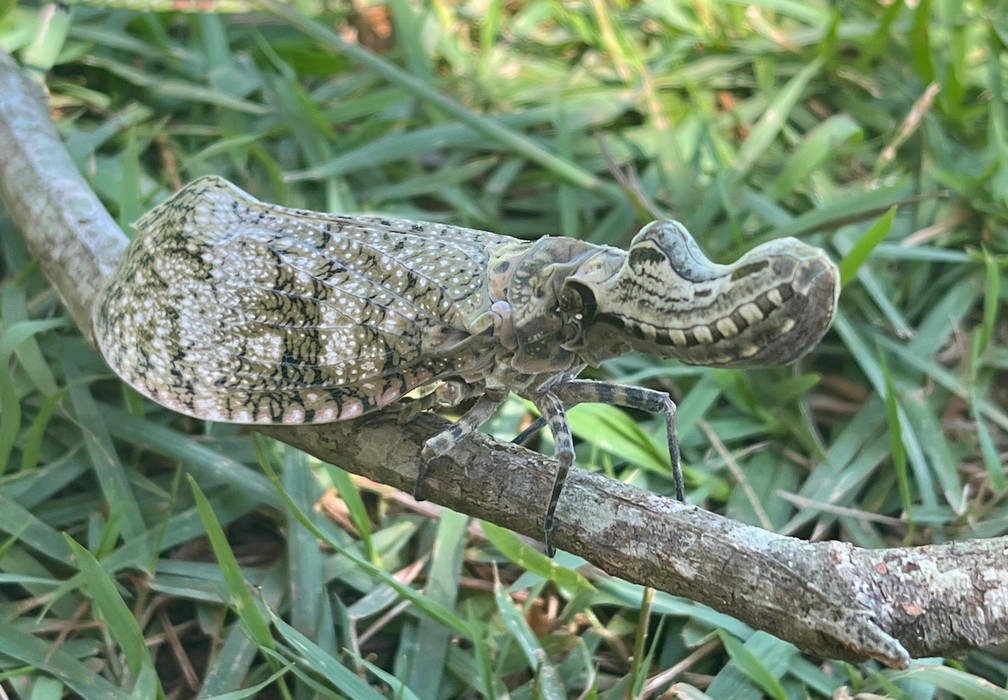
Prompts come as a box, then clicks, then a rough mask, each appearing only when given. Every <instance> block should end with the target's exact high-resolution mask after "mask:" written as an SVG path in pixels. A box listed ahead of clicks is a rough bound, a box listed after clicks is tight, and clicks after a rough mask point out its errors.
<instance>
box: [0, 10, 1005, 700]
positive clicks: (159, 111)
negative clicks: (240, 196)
mask: <svg viewBox="0 0 1008 700" xmlns="http://www.w3.org/2000/svg"><path fill="white" fill-rule="evenodd" d="M159 4H161V3H159V2H158V0H153V1H152V2H143V3H138V5H139V7H138V9H135V10H134V9H124V8H123V7H122V6H121V3H119V2H114V3H102V5H101V6H98V5H97V4H95V5H92V6H85V5H78V6H74V7H72V8H70V9H69V10H54V8H53V7H51V6H47V7H43V6H39V5H34V4H21V5H15V4H14V3H13V2H11V0H7V1H6V2H0V48H2V49H4V50H6V51H9V52H11V53H13V54H14V55H15V56H16V57H17V58H18V60H19V61H20V62H21V63H22V64H23V65H24V66H26V67H28V68H29V69H30V70H32V71H35V72H36V73H37V74H38V75H39V76H40V77H41V78H43V79H44V80H45V82H46V84H47V86H48V88H49V90H50V91H51V98H52V104H53V116H54V119H55V121H56V123H57V126H58V129H59V130H60V132H61V134H62V135H63V136H64V138H65V140H66V144H67V147H68V148H69V150H70V151H71V153H72V154H73V156H74V158H75V159H76V161H77V162H78V164H79V166H80V168H81V170H82V172H84V173H85V175H86V176H87V177H88V179H89V180H90V181H91V182H92V183H93V186H94V188H95V189H96V191H97V192H98V193H99V194H100V195H101V196H102V197H103V199H104V200H105V201H106V203H107V204H108V206H109V208H110V210H111V211H112V212H113V214H114V215H115V216H116V217H117V219H118V221H119V222H120V223H121V224H122V225H123V227H124V229H125V230H127V231H129V223H130V222H132V221H135V220H136V219H137V218H138V217H139V215H140V214H141V213H142V212H143V211H145V210H146V209H148V208H149V207H150V206H152V205H153V204H155V203H156V202H158V201H160V200H161V199H162V198H164V197H165V196H166V195H167V194H168V193H169V192H170V191H172V190H173V189H175V188H176V187H178V186H179V185H181V184H183V183H184V182H186V181H188V180H190V179H192V178H195V177H197V176H199V175H203V174H208V173H215V174H220V175H223V176H225V177H227V178H229V179H231V180H233V181H235V182H236V183H237V184H239V185H240V186H241V187H243V188H245V189H247V190H249V191H251V192H252V193H254V194H255V195H256V196H257V197H259V198H261V199H263V200H267V201H274V202H278V203H282V204H285V205H289V206H301V207H307V208H313V209H319V210H329V211H339V212H382V213H386V214H396V215H401V216H405V217H411V218H418V219H426V220H435V221H444V222H452V223H458V224H462V225H466V226H472V227H476V228H483V229H489V230H493V231H497V232H500V233H504V234H508V235H512V236H518V237H523V238H525V237H534V236H538V235H541V234H546V233H549V234H562V235H568V236H577V237H580V238H583V239H585V240H589V241H592V242H596V243H608V244H613V245H619V246H625V245H626V244H627V243H628V241H629V239H630V238H631V237H632V235H633V233H634V232H636V230H637V229H638V228H639V227H640V226H641V225H643V224H644V223H646V222H647V221H648V220H650V218H652V216H653V215H652V213H649V212H654V211H657V212H661V214H662V215H663V216H670V217H673V218H676V219H679V220H681V221H682V222H684V223H685V224H686V226H687V227H688V228H689V229H690V230H691V231H692V232H693V233H694V235H695V236H696V237H697V239H698V241H700V243H701V246H702V247H703V248H704V249H705V251H706V252H707V253H708V254H709V255H710V256H711V257H712V258H713V259H715V260H719V261H729V260H733V259H734V258H735V257H737V256H738V255H739V254H740V253H742V252H744V251H745V250H748V249H749V248H751V247H752V246H753V245H755V244H757V243H759V242H761V241H765V240H768V239H771V238H775V237H779V236H784V235H796V236H799V237H801V238H802V239H804V240H806V241H809V242H812V243H815V244H818V245H821V246H823V247H825V248H826V249H827V250H829V251H830V252H831V253H832V254H833V255H834V257H835V258H836V259H837V260H838V261H840V264H841V269H842V271H843V273H844V277H845V282H846V284H845V287H844V289H843V293H842V296H841V304H840V311H839V315H838V318H837V321H836V323H835V325H834V328H833V330H832V331H831V332H830V333H829V334H828V335H827V337H826V339H825V340H824V342H823V344H822V345H821V346H820V347H819V348H818V349H817V350H816V351H815V353H814V354H812V355H811V356H809V357H808V358H806V359H805V360H803V361H802V362H801V363H800V364H799V365H798V366H796V367H789V368H783V369H770V370H760V371H748V372H739V371H714V370H707V369H702V368H692V367H684V366H679V365H676V364H674V363H671V362H657V361H655V360H653V359H650V358H647V357H626V358H622V359H620V360H618V361H613V362H610V363H607V364H606V365H605V366H604V367H603V368H602V369H601V370H599V371H598V372H597V373H595V375H596V376H600V377H609V378H613V379H616V380H618V381H622V382H631V383H639V384H644V385H647V386H653V387H658V388H662V389H666V390H669V391H671V392H672V394H673V396H674V398H675V399H676V400H677V401H678V403H679V406H680V411H681V412H680V430H681V441H682V449H683V456H684V461H685V466H686V477H687V486H688V498H689V500H690V501H691V502H693V503H696V504H698V505H701V506H702V507H705V508H708V509H712V510H716V511H718V512H722V513H724V514H725V515H727V516H728V517H731V518H734V519H737V520H741V521H745V522H748V523H752V524H756V525H760V526H762V527H765V528H768V529H771V530H774V531H777V532H781V533H786V534H791V535H795V536H799V537H802V538H807V539H813V540H820V539H842V540H846V541H850V542H853V543H854V544H856V545H858V546H862V547H883V546H900V545H913V544H921V543H928V542H942V541H948V540H951V539H957V538H971V537H997V536H1002V535H1004V534H1005V531H1006V530H1008V503H1006V500H1005V492H1006V490H1008V482H1006V476H1005V471H1004V468H1003V461H1004V459H1003V456H1004V454H1005V452H1006V450H1008V440H1006V430H1008V414H1006V411H1005V395H1006V384H1005V381H1004V378H1005V375H1004V370H1005V368H1006V365H1008V353H1006V350H1005V338H1006V328H1005V324H1004V321H1003V317H1002V313H1001V312H1002V309H1003V305H1002V301H1003V298H1004V295H1005V292H1004V290H1003V288H1002V287H1003V285H1002V281H1003V280H1004V279H1005V275H1004V268H1005V259H1006V258H1005V254H1006V252H1008V213H1006V211H1008V207H1006V204H1008V144H1006V138H1008V137H1006V130H1008V114H1006V102H1005V89H1006V86H1008V82H1006V80H1005V73H1006V71H1008V54H1006V44H1008V23H1006V21H1005V15H1006V8H1005V7H1004V6H1003V5H999V4H998V3H996V2H990V3H985V2H979V1H976V2H969V1H963V2H955V1H952V0H947V1H940V0H930V1H929V0H921V1H920V2H917V3H912V4H911V6H908V4H905V3H902V2H892V3H889V4H880V3H874V2H868V1H861V2H850V3H830V2H826V1H825V0H805V1H802V2H795V1H792V0H765V1H763V2H751V3H734V2H728V3H718V2H710V1H707V0H695V1H694V2H679V1H671V2H659V1H657V0H655V1H652V2H605V1H604V0H589V1H586V2H559V1H552V0H525V1H515V2H502V1H500V0H482V1H481V2H470V3H464V2H448V1H447V0H441V1H438V2H433V3H420V2H409V1H407V0H391V1H390V2H388V3H387V4H379V3H377V2H373V3H364V2H359V3H354V6H353V7H350V6H349V4H344V3H330V4H329V5H325V6H323V5H320V4H319V5H315V4H310V3H304V4H300V5H298V6H297V8H296V9H292V8H288V7H285V6H282V5H275V6H271V8H272V9H271V10H270V11H269V12H268V13H260V14H246V13H241V12H239V13H238V14H175V13H168V12H152V11H148V10H168V9H170V7H168V6H167V5H168V3H164V5H165V7H158V5H159ZM110 5H115V6H116V7H110ZM216 7H218V8H219V9H231V10H243V9H247V8H244V7H243V6H242V3H241V0H231V1H230V2H227V1H225V2H221V3H219V4H218V5H217V6H216ZM202 9H206V8H205V7H204V8H202ZM305 13H307V15H311V16H312V18H311V19H307V18H306V17H305ZM0 250H2V260H0V262H2V266H3V267H2V271H3V276H2V280H0V282H2V287H0V359H2V360H3V362H4V370H3V371H2V372H0V466H2V469H3V473H2V475H0V530H2V531H3V533H4V535H3V536H2V539H0V677H2V679H3V683H2V687H3V689H4V691H5V692H6V693H7V694H8V696H10V697H31V698H59V697H74V696H83V697H87V698H99V697H101V698H126V697H137V698H146V697H178V698H186V697H194V696H196V695H199V696H200V697H228V698H239V697H264V698H272V697H280V698H312V697H349V698H368V697H383V696H386V697H387V696H394V697H402V698H413V697H415V698H422V699H425V700H426V699H428V698H454V697H512V698H526V697H549V698H554V697H555V698H563V697H586V698H590V697H606V698H617V697H619V698H622V697H627V696H628V695H633V696H637V695H640V696H647V697H655V696H661V695H662V694H663V693H670V692H672V690H670V689H672V688H673V685H674V684H677V685H675V686H674V689H675V692H677V693H679V694H680V695H677V697H704V694H707V695H709V696H710V697H715V698H749V697H759V696H761V695H762V696H767V697H774V698H804V697H829V696H831V695H832V694H834V693H840V694H842V693H851V694H853V693H857V692H866V693H876V694H879V695H884V696H887V697H896V698H931V697H955V696H963V697H1008V693H1006V692H1005V691H1004V690H1000V689H999V688H1001V689H1003V688H1004V686H1005V683H1006V679H1008V655H1006V653H1005V649H1004V648H998V649H984V650H972V651H969V653H966V654H965V655H964V656H962V657H961V658H959V659H956V660H942V659H932V660H925V661H919V662H915V664H914V665H913V666H912V667H911V669H910V671H908V672H899V673H897V672H892V671H888V670H884V669H881V668H880V667H879V666H878V665H876V664H874V663H866V664H863V665H861V666H853V665H849V664H846V663H840V662H830V661H822V660H820V659H815V658H811V657H805V656H803V655H801V654H800V653H799V652H798V651H797V650H796V649H794V647H792V646H790V645H789V644H786V643H784V642H781V641H780V640H777V639H775V638H773V637H770V636H769V635H766V634H764V633H760V632H756V631H754V630H752V629H751V628H748V627H746V626H745V625H743V624H741V623H738V622H736V621H734V620H733V619H731V618H730V617H728V616H726V615H723V614H720V613H715V612H713V611H711V610H709V609H707V608H705V607H703V606H699V605H696V604H693V603H691V602H690V601H688V600H683V599H678V598H675V597H674V596H671V595H667V594H665V593H657V594H655V595H654V598H653V600H651V599H650V597H649V596H648V594H647V592H645V591H644V590H642V589H641V588H640V587H639V586H636V585H632V584H629V583H626V582H623V581H620V580H617V579H612V578H608V577H605V576H601V575H598V574H597V573H596V572H593V571H592V570H591V569H583V570H582V573H583V574H584V575H585V577H586V578H583V577H579V576H576V575H573V572H571V571H570V570H569V568H570V567H577V566H578V565H580V564H581V563H582V562H581V561H580V560H578V559H575V558H573V557H571V556H569V555H564V554H560V555H559V556H558V557H557V559H556V563H557V564H558V565H559V566H558V567H556V568H555V569H548V568H546V569H541V570H540V569H535V568H533V569H531V570H529V571H526V570H525V569H524V568H523V567H522V566H521V565H520V564H521V563H522V562H524V561H526V560H527V557H526V553H527V550H525V549H523V548H522V546H521V545H520V544H519V543H518V541H517V538H515V537H514V536H513V535H511V534H510V533H508V532H506V531H500V530H498V529H495V528H492V527H490V526H486V527H485V536H476V537H474V536H473V533H472V531H471V530H470V529H469V528H468V527H467V526H468V522H467V519H465V518H464V517H463V516H459V515H457V514H454V513H447V512H443V513H440V517H430V514H429V511H428V510H422V511H417V510H415V509H413V508H411V507H410V506H409V505H408V504H406V503H404V502H403V501H402V500H400V499H398V498H397V496H396V494H394V493H392V492H391V491H390V490H388V489H383V488H381V487H379V486H376V485H372V484H367V483H364V482H362V481H361V480H359V479H357V478H355V477H351V476H349V475H347V474H346V473H344V472H342V471H341V470H339V469H338V468H335V467H331V466H327V465H321V464H317V463H313V462H312V461H311V460H309V459H307V458H305V457H304V456H301V455H299V454H296V453H293V452H292V451H291V450H289V449H285V448H283V447H280V446H277V445H273V444H268V443H266V442H265V441H263V442H254V441H253V440H252V439H251V438H250V437H248V436H247V435H246V434H244V433H242V432H241V431H240V430H237V429H235V428H233V427H228V426H220V425H203V424H199V423H196V422H193V421H190V420H187V419H184V418H182V417H180V416H177V415H175V414H172V413H171V412H169V411H166V410H163V409H159V408H157V407H155V406H153V405H151V404H148V403H145V402H143V401H141V400H140V399H139V398H138V397H137V396H136V395H135V394H132V393H131V392H130V391H128V390H124V389H123V388H122V387H121V385H120V384H119V383H118V382H117V381H115V380H114V379H113V378H112V376H111V373H110V372H109V370H108V368H107V367H105V366H104V364H103V363H102V361H101V360H100V359H99V358H98V356H97V355H96V354H95V353H94V351H93V350H91V349H90V348H89V347H88V346H87V345H86V343H85V342H84V341H83V340H82V339H81V337H80V335H79V333H78V332H77V331H76V330H75V329H73V328H72V327H70V325H69V323H68V322H67V321H66V320H65V318H64V314H63V312H62V309H61V306H60V304H59V300H58V298H57V297H56V296H55V294H54V293H53V292H52V290H51V289H50V288H49V286H48V285H47V283H46V281H45V280H44V279H43V278H42V276H41V275H40V274H39V273H38V271H37V270H36V269H35V268H34V267H33V265H32V264H31V261H30V260H29V258H28V256H27V254H26V252H25V250H24V247H23V245H22V243H21V241H20V239H19V236H18V235H17V232H16V231H14V230H13V229H12V227H11V226H10V225H9V223H7V222H6V220H3V219H0ZM526 411H527V409H526V407H525V406H524V405H523V404H521V403H520V402H518V401H513V402H510V403H509V404H508V405H507V406H506V408H505V409H504V410H503V411H502V412H501V414H500V415H499V416H498V417H497V418H496V419H495V420H494V421H493V422H492V423H491V424H490V425H489V426H488V429H489V430H491V431H492V432H494V433H495V434H497V435H499V436H500V437H502V438H505V439H508V438H510V437H512V436H513V435H514V434H515V433H516V432H517V430H518V429H519V428H520V425H521V424H522V421H523V420H526V419H527V415H526ZM571 424H572V428H573V430H574V432H575V434H576V436H577V437H578V438H579V445H578V464H579V466H581V467H584V468H589V469H595V470H600V471H603V472H605V473H607V474H610V475H611V476H613V477H615V478H619V479H624V480H627V481H631V482H634V483H636V484H638V485H642V486H645V487H647V488H649V489H651V490H653V491H655V492H658V493H663V494H669V493H671V489H672V484H671V477H670V474H669V469H668V464H667V457H666V455H665V450H664V448H663V446H662V444H663V440H664V438H663V425H662V423H661V421H660V420H658V419H655V418H653V417H650V416H643V415H630V414H627V413H625V412H622V411H619V410H617V409H614V408H611V407H605V406H601V407H599V406H583V407H579V408H577V409H575V410H574V411H572V412H571ZM543 447H544V449H548V448H549V446H548V445H544V446H543ZM264 467H265V468H266V470H265V471H264V469H263V468H264ZM272 473H275V474H276V476H275V478H274V479H273V481H272V483H271V477H270V476H267V475H269V474H272ZM264 474H266V475H264ZM323 497H324V499H323ZM320 499H323V502H324V503H326V504H328V505H330V506H333V507H334V508H335V509H337V510H339V509H345V513H344V520H342V521H341V520H339V519H338V518H337V519H333V520H330V519H328V518H325V517H322V516H321V515H319V514H316V513H314V508H315V504H316V503H317V502H319V500H320ZM349 524H352V526H351V525H349ZM353 530H355V531H356V534H350V533H351V531H353ZM319 536H321V537H322V539H323V541H325V543H326V544H325V545H323V546H320V544H319ZM348 553H349V554H352V555H354V556H353V557H350V556H347V554H348ZM356 559H360V560H364V561H366V562H370V564H369V565H368V566H363V565H361V564H356V563H354V561H355V560H356ZM393 576H394V577H395V578H393ZM246 582H247V583H248V584H251V587H249V586H246ZM588 582H590V583H591V585H588ZM404 586H405V587H406V588H407V589H408V590H406V591H404V590H403V589H404ZM642 608H643V612H642ZM645 630H646V631H647V633H648V636H647V638H646V639H645V638H644V636H643V632H644V631H645ZM635 649H636V653H635ZM987 681H989V683H988V682H987Z"/></svg>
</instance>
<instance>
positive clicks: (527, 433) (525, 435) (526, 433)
mask: <svg viewBox="0 0 1008 700" xmlns="http://www.w3.org/2000/svg"><path fill="white" fill-rule="evenodd" d="M544 425H546V419H545V418H543V417H542V416H539V417H538V418H536V419H535V420H534V421H532V423H531V425H529V427H527V428H525V430H523V431H521V432H520V433H518V435H517V436H516V437H515V439H514V440H512V441H511V442H512V443H514V444H515V445H524V444H525V441H526V440H528V439H529V438H530V437H532V435H534V434H535V433H536V432H538V431H539V430H541V429H542V427H543V426H544Z"/></svg>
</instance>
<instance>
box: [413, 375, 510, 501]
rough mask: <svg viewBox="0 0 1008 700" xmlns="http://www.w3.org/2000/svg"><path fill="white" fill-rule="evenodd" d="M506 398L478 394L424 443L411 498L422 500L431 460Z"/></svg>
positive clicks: (461, 437)
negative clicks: (472, 401)
mask: <svg viewBox="0 0 1008 700" xmlns="http://www.w3.org/2000/svg"><path fill="white" fill-rule="evenodd" d="M506 398H507V395H506V394H501V393H500V392H488V393H486V394H484V395H483V396H480V397H479V398H478V399H477V400H476V403H475V404H473V406H472V408H470V409H469V410H468V411H466V412H465V414H464V415H463V416H462V417H461V418H459V419H458V420H457V421H455V422H454V423H452V425H451V427H449V428H447V429H446V430H444V431H442V432H440V433H438V434H437V435H435V436H434V437H432V438H430V439H429V440H427V442H425V443H424V446H423V449H422V450H420V468H419V469H418V470H417V478H416V481H415V482H414V483H413V498H415V499H417V500H418V501H422V500H424V495H423V485H424V480H425V479H426V478H427V474H428V473H429V472H430V465H431V462H432V461H433V460H435V459H437V458H438V457H440V456H442V455H444V454H447V453H448V451H449V450H451V448H453V447H455V445H457V444H458V443H459V442H461V441H462V440H463V439H464V438H465V437H466V436H467V435H469V434H470V433H473V432H475V431H476V430H477V429H478V428H479V427H480V426H481V425H483V424H484V423H486V422H487V421H488V420H490V418H492V417H493V414H494V413H495V412H496V411H497V408H498V407H499V406H500V405H501V403H503V401H504V399H506Z"/></svg>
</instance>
